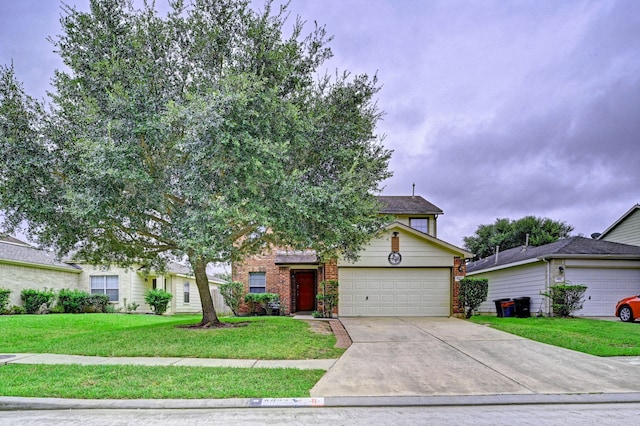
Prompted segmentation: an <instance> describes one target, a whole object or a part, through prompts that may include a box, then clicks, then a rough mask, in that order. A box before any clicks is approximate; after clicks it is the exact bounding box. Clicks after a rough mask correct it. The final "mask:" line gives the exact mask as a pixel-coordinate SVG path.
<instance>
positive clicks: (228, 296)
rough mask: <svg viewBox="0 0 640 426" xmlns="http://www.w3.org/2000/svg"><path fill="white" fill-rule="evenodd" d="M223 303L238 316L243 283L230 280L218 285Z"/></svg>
mask: <svg viewBox="0 0 640 426" xmlns="http://www.w3.org/2000/svg"><path fill="white" fill-rule="evenodd" d="M218 287H219V288H220V294H221V295H222V299H223V300H224V303H225V304H226V305H227V306H228V307H229V308H231V312H233V315H235V316H238V314H239V312H240V303H242V296H243V295H244V285H243V284H242V283H241V282H238V281H232V282H228V283H224V284H220V285H219V286H218Z"/></svg>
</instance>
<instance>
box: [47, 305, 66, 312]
mask: <svg viewBox="0 0 640 426" xmlns="http://www.w3.org/2000/svg"><path fill="white" fill-rule="evenodd" d="M49 313H50V314H64V307H63V306H62V305H55V306H52V307H51V309H49Z"/></svg>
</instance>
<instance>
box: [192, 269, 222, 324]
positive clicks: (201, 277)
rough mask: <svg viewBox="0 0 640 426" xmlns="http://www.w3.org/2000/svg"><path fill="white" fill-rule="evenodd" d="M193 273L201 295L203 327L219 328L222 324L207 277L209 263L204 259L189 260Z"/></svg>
mask: <svg viewBox="0 0 640 426" xmlns="http://www.w3.org/2000/svg"><path fill="white" fill-rule="evenodd" d="M189 261H190V262H191V266H192V267H193V272H194V273H195V275H196V286H197V287H198V293H199V294H200V303H201V304H202V321H201V322H200V325H201V326H203V327H204V326H217V325H219V324H220V320H219V319H218V315H217V314H216V308H215V307H214V306H213V298H212V297H211V289H210V288H209V278H208V277H207V263H206V262H205V261H204V259H202V257H194V258H191V257H190V258H189Z"/></svg>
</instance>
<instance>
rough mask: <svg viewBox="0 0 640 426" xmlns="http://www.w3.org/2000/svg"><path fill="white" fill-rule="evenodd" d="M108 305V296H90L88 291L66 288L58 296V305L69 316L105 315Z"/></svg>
mask: <svg viewBox="0 0 640 426" xmlns="http://www.w3.org/2000/svg"><path fill="white" fill-rule="evenodd" d="M108 304H109V296H107V295H106V294H89V293H87V292H86V291H81V290H69V289H66V288H65V289H62V290H60V293H59V294H58V305H60V306H62V307H63V309H64V312H66V313H68V314H80V313H84V312H90V313H104V312H106V307H107V305H108Z"/></svg>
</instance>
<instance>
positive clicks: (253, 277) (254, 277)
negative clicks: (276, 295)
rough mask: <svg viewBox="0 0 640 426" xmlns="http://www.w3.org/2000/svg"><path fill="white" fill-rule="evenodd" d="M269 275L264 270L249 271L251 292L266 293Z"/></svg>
mask: <svg viewBox="0 0 640 426" xmlns="http://www.w3.org/2000/svg"><path fill="white" fill-rule="evenodd" d="M266 292H267V276H266V274H265V273H264V272H249V293H266Z"/></svg>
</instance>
